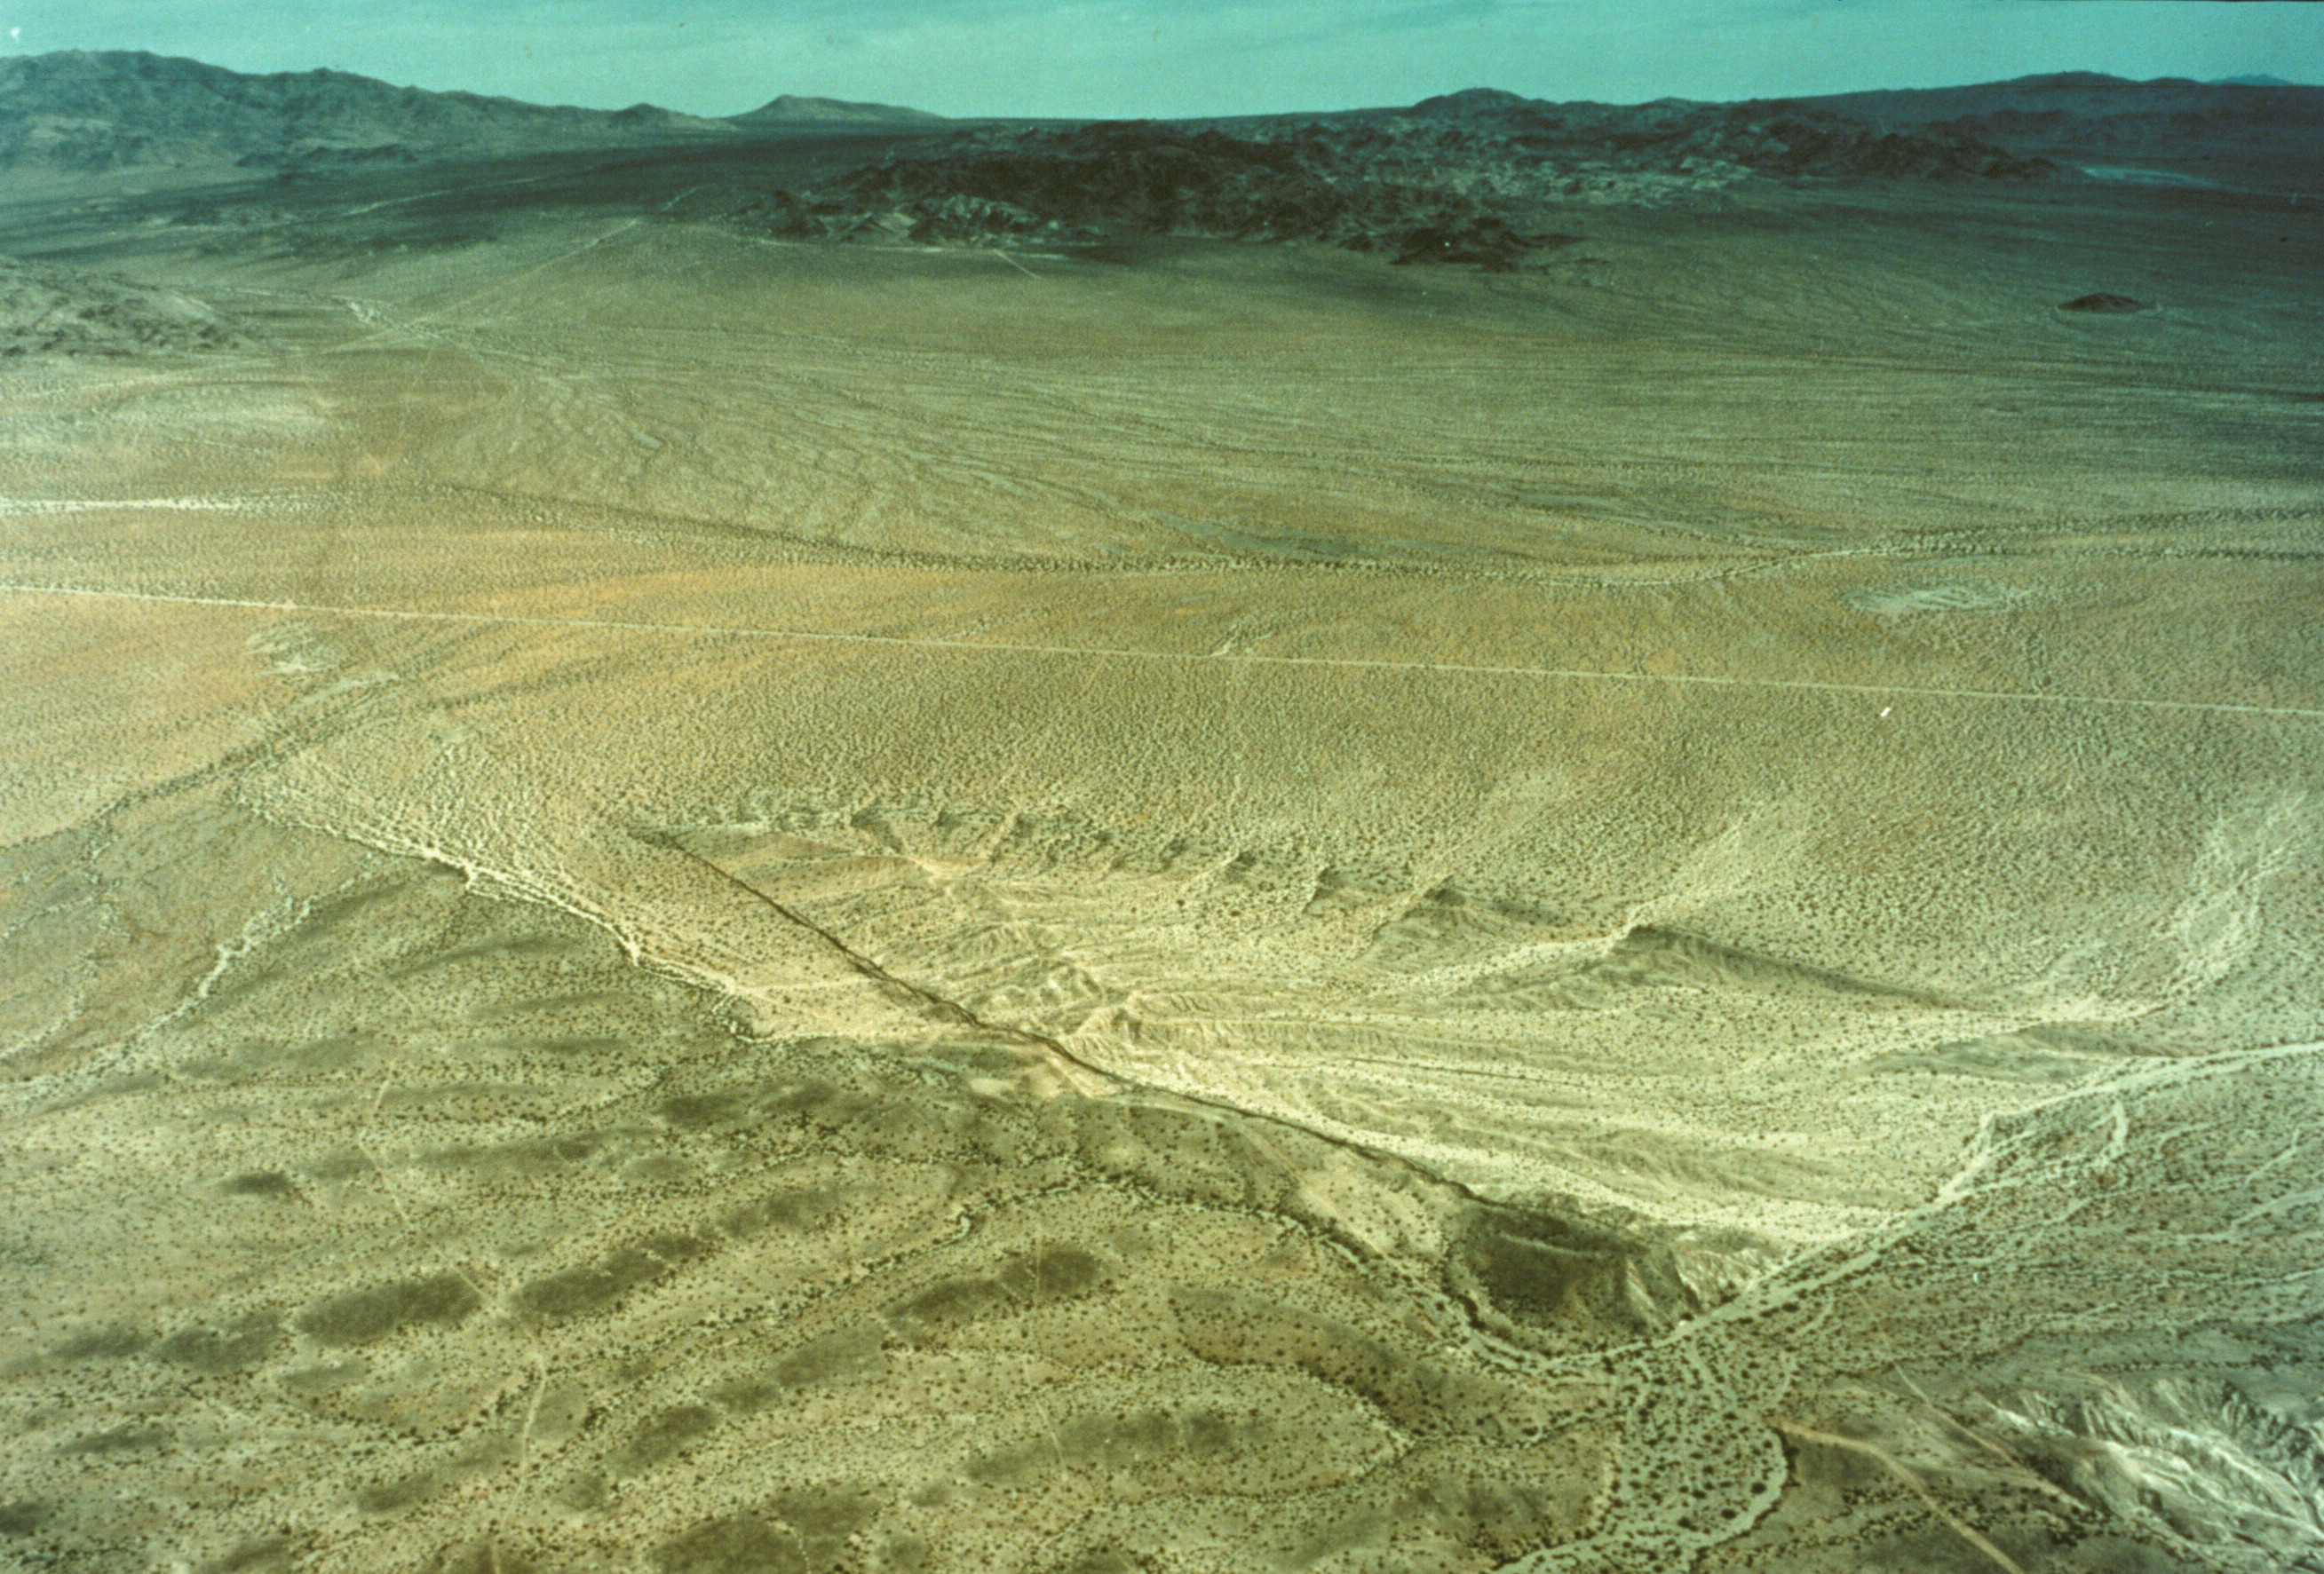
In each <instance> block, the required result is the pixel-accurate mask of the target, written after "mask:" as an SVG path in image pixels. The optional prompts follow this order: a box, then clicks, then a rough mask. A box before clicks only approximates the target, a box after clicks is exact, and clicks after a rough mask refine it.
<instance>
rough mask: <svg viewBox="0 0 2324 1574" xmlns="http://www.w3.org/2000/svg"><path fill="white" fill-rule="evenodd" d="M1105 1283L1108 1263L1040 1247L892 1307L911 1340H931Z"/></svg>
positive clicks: (892, 1316)
mask: <svg viewBox="0 0 2324 1574" xmlns="http://www.w3.org/2000/svg"><path fill="white" fill-rule="evenodd" d="M1104 1282H1105V1265H1104V1263H1102V1261H1100V1260H1099V1259H1098V1258H1097V1257H1096V1256H1093V1254H1091V1253H1089V1252H1087V1251H1084V1250H1083V1249H1082V1248H1081V1247H1073V1246H1048V1247H1036V1248H1035V1249H1033V1250H1032V1251H1029V1252H1020V1253H1019V1254H1018V1255H1016V1256H1011V1257H1010V1258H1008V1259H1007V1260H1005V1261H1004V1262H1002V1263H1001V1266H1000V1267H999V1269H998V1270H996V1271H995V1272H994V1273H992V1274H991V1275H964V1276H962V1277H959V1278H954V1279H941V1280H938V1281H937V1282H936V1284H931V1285H929V1286H928V1287H927V1289H925V1290H922V1291H920V1292H919V1293H917V1294H914V1295H910V1296H908V1297H906V1298H905V1299H904V1300H902V1301H899V1302H896V1303H895V1304H894V1305H892V1306H890V1308H889V1309H888V1317H889V1320H890V1321H891V1322H893V1323H894V1324H895V1325H896V1327H897V1329H898V1330H899V1331H900V1332H901V1333H903V1334H904V1335H905V1336H906V1337H908V1338H910V1339H919V1340H926V1339H934V1338H936V1337H938V1336H939V1335H941V1334H942V1333H943V1332H944V1331H945V1330H948V1329H954V1328H960V1327H964V1326H965V1325H967V1324H969V1323H972V1322H978V1321H982V1320H984V1319H986V1318H988V1317H999V1316H1006V1315H1010V1314H1012V1313H1015V1312H1026V1311H1030V1310H1031V1309H1033V1308H1034V1307H1037V1306H1043V1305H1047V1304H1048V1303H1049V1302H1056V1301H1069V1300H1073V1299H1074V1298H1075V1297H1078V1296H1082V1295H1086V1294H1089V1293H1092V1292H1093V1291H1094V1290H1097V1289H1098V1288H1100V1287H1101V1286H1102V1284H1104Z"/></svg>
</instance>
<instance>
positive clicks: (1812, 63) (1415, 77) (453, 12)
mask: <svg viewBox="0 0 2324 1574" xmlns="http://www.w3.org/2000/svg"><path fill="white" fill-rule="evenodd" d="M69 49H89V50H99V49H143V50H152V51H155V52H157V53H161V54H173V55H190V56H193V57H195V58H196V59H198V60H208V61H211V62H213V63H215V64H217V65H222V66H230V67H232V68H234V69H236V70H244V71H279V70H305V69H310V68H313V67H316V66H330V67H336V68H337V69H342V70H349V71H358V72H361V73H363V74H364V75H366V76H374V77H382V78H386V79H387V80H389V81H392V82H396V83H407V84H411V85H415V86H419V87H436V88H449V87H459V88H466V89H469V90H471V91H475V92H483V93H503V94H507V95H510V96H511V97H519V98H527V99H531V100H534V101H536V102H543V103H560V104H581V105H587V106H593V107H597V108H608V109H612V108H620V107H622V106H626V105H630V104H634V103H639V102H646V103H653V104H659V105H662V106H667V107H669V108H672V109H680V110H686V111H688V112H690V113H693V114H697V115H732V114H735V113H737V112H739V111H742V110H744V109H749V108H753V107H755V106H758V105H760V104H761V103H763V102H765V101H766V100H767V99H769V98H770V97H774V96H775V95H776V94H778V93H803V94H817V95H823V96H825V97H836V98H858V99H875V100H879V101H881V102H886V103H892V104H908V105H911V106H916V107H919V108H923V109H932V110H936V111H937V112H939V113H941V114H946V115H1056V116H1071V117H1086V116H1166V115H1232V114H1240V113H1253V112H1259V111H1279V110H1326V109H1339V108H1351V107H1357V106H1372V105H1387V104H1408V103H1411V102H1413V101H1415V100H1416V99H1419V98H1423V97H1427V96H1429V95H1430V94H1434V93H1443V92H1450V91H1452V90H1455V89H1458V88H1462V87H1503V88H1507V89H1508V90H1510V91H1512V92H1517V93H1523V94H1526V95H1527V96H1528V97H1545V98H1594V99H1601V100H1606V101H1609V102H1616V103H1623V102H1635V101H1638V100H1643V99H1647V98H1655V97H1664V96H1665V95H1669V96H1674V97H1690V98H1713V99H1721V98H1742V97H1768V96H1778V95H1794V94H1810V93H1826V92H1846V91H1850V90H1855V89H1860V88H1868V87H1938V86H1945V85H1949V84H1955V83H1961V82H1978V81H1991V80H1994V79H1997V78H2006V77H2016V76H2024V75H2027V74H2029V73H2032V72H2036V71H2056V70H2096V71H2107V72H2111V73H2114V74H2115V75H2117V76H2125V77H2141V78H2143V77H2158V76H2181V77H2195V78H2205V79H2209V78H2218V77H2226V76H2237V75H2246V74H2254V73H2264V74H2268V75H2273V76H2277V77H2283V78H2291V79H2293V80H2298V81H2309V82H2324V4H2294V3H2284V0H2256V3H2245V4H2218V3H2213V0H207V3H202V4H193V3H189V0H0V52H8V53H23V54H32V53H42V52H45V51H50V50H69Z"/></svg>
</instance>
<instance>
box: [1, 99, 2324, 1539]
mask: <svg viewBox="0 0 2324 1574" xmlns="http://www.w3.org/2000/svg"><path fill="white" fill-rule="evenodd" d="M898 134H899V135H900V134H901V133H898ZM849 135H850V136H853V137H857V138H858V140H859V141H860V142H861V143H862V145H861V146H858V145H857V144H856V143H854V142H849V141H847V139H846V138H842V137H838V136H836V135H835V134H823V135H820V136H818V137H814V138H804V139H801V140H800V141H798V143H769V144H768V145H767V147H766V148H765V149H761V150H760V151H758V152H752V153H750V154H749V155H748V156H747V157H745V156H744V155H742V154H739V153H735V152H731V151H730V152H703V151H701V150H691V151H688V150H683V149H681V150H678V151H674V152H652V151H648V152H640V153H637V154H635V155H634V156H630V157H626V158H622V159H610V160H609V158H608V156H606V155H592V156H591V157H589V158H587V159H584V158H581V157H579V156H577V155H573V156H567V155H547V154H539V155H533V154H528V155H525V156H524V157H521V158H513V157H512V158H511V159H508V160H503V161H498V162H493V161H476V162H474V163H466V164H428V165H425V166H423V167H420V168H418V169H414V170H403V169H400V168H399V169H392V170H384V171H383V170H374V169H371V168H368V167H355V168H350V169H348V170H324V171H323V172H321V173H318V174H313V175H302V176H301V177H300V179H298V180H297V181H295V182H289V183H276V184H267V183H261V182H252V183H249V184H247V185H245V186H228V187H224V188H221V189H219V190H218V191H217V193H215V194H211V195H208V196H205V197H204V198H203V199H202V202H201V203H199V204H193V203H191V201H190V199H189V198H187V197H186V196H185V194H184V193H183V192H182V191H180V190H179V189H176V188H174V187H157V188H153V189H144V188H141V187H139V186H138V185H136V184H135V183H134V182H116V183H115V184H113V185H104V184H97V185H90V186H88V187H85V188H73V189H63V188H58V189H50V188H48V187H46V186H42V185H41V184H40V183H38V182H32V181H26V182H23V183H22V184H20V185H19V186H18V187H16V188H15V189H14V190H13V191H12V192H11V193H10V199H9V200H8V201H7V202H6V203H5V205H0V252H5V253H9V254H11V255H13V256H15V257H18V258H21V259H24V262H23V267H24V268H26V269H31V270H33V271H34V273H35V274H37V278H36V279H35V281H34V284H33V285H30V286H25V288H39V287H42V286H40V285H39V282H38V281H39V280H42V279H45V280H50V281H54V280H55V279H58V278H72V277H78V276H79V275H80V274H81V273H82V272H87V273H88V274H91V275H95V274H102V275H103V276H104V277H105V278H106V279H107V280H110V281H115V282H114V283H113V284H111V285H108V286H107V288H110V289H115V290H118V291H121V292H123V293H122V294H121V297H120V298H121V299H124V300H126V301H128V302H129V303H130V304H129V305H128V306H126V307H124V308H123V311H124V318H123V320H125V321H130V322H132V324H133V327H134V326H135V325H140V324H143V325H154V324H158V325H160V326H159V327H151V329H150V331H148V328H147V327H136V328H135V331H134V332H133V333H131V334H130V336H129V338H128V339H126V340H124V342H123V343H121V344H118V345H106V346H103V348H105V349H106V352H107V353H104V354H67V353H62V352H61V351H59V350H55V349H52V348H44V347H41V346H35V347H33V348H32V350H31V351H30V352H29V353H25V354H20V355H15V356H13V357H11V358H9V359H8V360H6V361H5V362H0V956H5V965H0V1076H4V1078H5V1080H0V1196H5V1199H6V1203H5V1207H0V1284H5V1295H4V1296H0V1303H5V1307H6V1311H7V1316H6V1318H5V1323H4V1324H0V1436H5V1446H0V1564H5V1565H6V1566H8V1567H23V1568H26V1569H106V1570H110V1569H124V1570H125V1569H205V1570H227V1569H249V1570H259V1569H316V1570H406V1569H409V1570H415V1571H416V1570H421V1569H429V1570H438V1571H443V1574H450V1571H452V1570H459V1571H462V1574H483V1571H485V1570H500V1571H503V1574H516V1571H517V1570H523V1569H530V1570H543V1571H545V1570H563V1569H573V1570H599V1569H603V1570H607V1571H613V1570H633V1569H634V1570H654V1571H657V1574H688V1571H695V1570H704V1571H707V1570H728V1569H733V1570H746V1569H778V1570H793V1569H797V1570H809V1569H815V1570H820V1569H850V1570H863V1571H866V1574H871V1571H884V1570H897V1571H901V1570H911V1569H921V1570H939V1569H993V1570H1027V1571H1042V1574H1047V1571H1056V1574H1065V1571H1068V1570H1070V1571H1073V1574H1121V1571H1128V1570H1133V1569H1144V1570H1155V1571H1163V1570H1169V1571H1181V1570H1184V1571H1189V1574H1204V1571H1210V1570H1226V1569H1313V1570H1317V1571H1325V1570H1330V1571H1342V1570H1345V1571H1354V1570H1380V1571H1401V1570H1423V1569H1425V1570H1440V1569H1441V1570H1480V1571H1481V1570H1486V1569H1512V1570H1525V1571H1534V1574H1547V1571H1549V1570H1592V1571H1604V1574H1631V1571H1648V1570H1678V1569H1700V1570H1703V1571H1704V1574H1725V1571H1729V1570H1733V1571H1741V1570H1752V1569H1756V1570H1802V1571H1817V1574H1821V1571H1826V1570H1829V1571H1831V1574H1839V1571H1841V1570H1856V1569H1927V1570H1940V1569H1959V1570H1983V1569H2018V1570H2021V1571H2024V1570H2049V1569H2055V1570H2073V1571H2081V1574H2100V1571H2115V1570H2129V1571H2136V1574H2166V1571H2168V1574H2176V1571H2179V1570H2195V1569H2228V1570H2235V1571H2237V1574H2242V1571H2246V1570H2249V1571H2251V1574H2262V1571H2264V1570H2274V1569H2302V1568H2304V1569H2317V1568H2324V1431H2319V1425H2324V1322H2319V1312H2324V1266H2319V1265H2324V1249H2319V1247H2324V1229H2319V1209H2324V1148H2319V1146H2318V1140H2317V1136H2316V1133H2317V1131H2318V1129H2319V1115H2324V1083H2319V1075H2324V1061H2319V1050H2324V1025H2319V1018H2324V987H2320V986H2324V879H2319V874H2324V640H2319V626H2324V621H2320V620H2319V613H2324V556H2319V554H2320V553H2324V548H2319V525H2324V371H2319V367H2324V316H2319V279H2324V227H2319V221H2318V207H2319V201H2324V196H2319V191H2318V190H2314V189H2302V188H2301V187H2299V186H2298V184H2297V182H2292V183H2290V184H2286V183H2284V182H2280V181H2279V182H2276V183H2273V184H2271V183H2269V182H2267V181H2240V182H2239V181H2236V180H2222V181H2218V182H2209V183H2206V182H2198V181H2195V180H2192V179H2186V180H2166V179H2159V178H2158V179H2152V180H2140V179H2097V178H2089V179H2070V180H2051V181H2039V182H2026V183H2012V182H1998V183H1996V182H1984V181H1969V182H1960V181H1951V182H1944V181H1926V182H1919V183H1904V184H1898V183H1888V184H1865V183H1861V182H1858V183H1848V182H1835V183H1830V184H1826V185H1817V184H1813V183H1802V184H1794V185H1788V186H1783V187H1780V188H1778V187H1775V186H1766V187H1764V188H1763V187H1762V186H1759V185H1753V184H1749V183H1744V184H1739V185H1736V186H1733V187H1730V188H1723V189H1720V190H1717V191H1714V192H1711V193H1709V194H1707V195H1706V194H1689V193H1681V194H1678V195H1676V196H1672V197H1669V198H1666V199H1657V200H1655V201H1645V200H1641V201H1636V202H1609V201H1598V202H1581V201H1579V200H1577V202H1576V203H1575V205H1574V207H1573V208H1572V211H1570V212H1569V213H1567V214H1566V215H1565V216H1564V217H1563V221H1562V222H1563V223H1564V224H1565V225H1566V226H1568V227H1570V228H1571V229H1572V231H1573V232H1574V234H1575V235H1576V236H1577V237H1578V238H1576V239H1574V240H1572V242H1571V244H1561V245H1560V246H1558V247H1557V248H1556V249H1554V251H1550V252H1547V253H1545V254H1544V255H1542V256H1541V257H1539V258H1537V259H1535V260H1533V261H1531V262H1529V263H1528V265H1527V266H1526V267H1524V268H1522V269H1518V270H1516V271H1512V272H1489V271H1479V270H1476V269H1471V268H1463V267H1440V266H1418V265H1415V266H1397V265H1396V264H1395V263H1394V262H1390V261H1389V260H1388V259H1386V258H1384V257H1382V256H1380V255H1379V254H1376V253H1361V252H1354V251H1349V250H1346V249H1343V248H1339V247H1333V246H1326V245H1321V244H1248V243H1239V242H1235V241H1231V240H1220V239H1210V238H1202V237H1186V236H1170V235H1164V236H1156V237H1150V238H1148V239H1146V240H1144V241H1141V242H1140V243H1139V244H1137V245H1134V246H1128V247H1120V248H1114V249H1111V250H1109V251H1105V252H1103V253H1102V254H1101V253H1093V252H1090V251H1088V250H1086V249H1084V250H1076V249H1074V248H1072V247H1055V248H1046V249H1045V248H1044V247H1043V246H1041V245H1038V244H1021V245H1002V246H991V245H985V246H944V245H930V244H911V243H909V242H908V240H900V239H899V240H897V241H895V242H894V243H893V244H835V243H830V242H825V241H820V240H816V239H801V238H792V237H786V236H782V235H769V234H763V233H753V232H752V231H751V230H750V229H749V228H748V227H747V226H737V225H735V224H731V223H723V222H716V221H715V216H703V214H702V213H701V212H700V211H699V209H700V203H701V201H702V198H701V197H700V195H699V194H700V193H701V192H702V191H703V190H704V189H705V187H711V186H715V185H719V184H720V183H724V184H726V185H732V184H734V183H736V182H745V183H747V182H748V181H750V180H752V179H761V176H760V175H759V174H757V173H755V172H754V171H756V170H758V165H756V164H753V163H752V160H754V159H755V160H761V161H769V163H768V167H769V168H770V169H775V167H776V166H779V169H776V175H781V176H782V177H783V179H792V177H791V176H790V175H789V174H788V173H785V172H786V171H790V170H794V169H811V170H825V169H836V168H841V167H844V166H845V165H847V164H850V163H853V162H857V161H862V159H864V158H868V157H876V156H878V153H879V152H880V147H879V146H878V145H877V144H878V138H877V137H876V136H874V135H872V134H871V133H849ZM843 143H844V144H845V145H844V146H843V145H842V144H843ZM775 178H776V176H775V175H767V176H765V177H764V179H766V180H773V179H775ZM2095 292H2107V293H2116V294H2119V295H2121V296H2123V297H2126V298H2127V299H2132V300H2135V301H2136V302H2139V303H2141V305H2142V306H2143V307H2144V309H2140V310H2135V311H2131V310H2125V311H2120V312H2104V311H2079V312H2067V311H2061V310H2060V309H2059V308H2060V306H2061V303H2063V302H2065V301H2068V300H2070V299H2078V298H2080V297H2084V296H2086V295H2089V294H2092V293H2095ZM89 320H92V321H97V320H99V319H98V318H91V319H89ZM173 325H174V326H173ZM67 347H68V348H69V346H67Z"/></svg>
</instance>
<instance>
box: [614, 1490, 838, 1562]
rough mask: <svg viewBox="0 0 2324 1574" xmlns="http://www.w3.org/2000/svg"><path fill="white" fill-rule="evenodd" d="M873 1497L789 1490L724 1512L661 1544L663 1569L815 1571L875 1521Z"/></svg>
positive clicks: (658, 1555)
mask: <svg viewBox="0 0 2324 1574" xmlns="http://www.w3.org/2000/svg"><path fill="white" fill-rule="evenodd" d="M873 1512H874V1509H873V1505H872V1504H871V1500H870V1499H869V1498H867V1497H864V1496H862V1495H861V1494H858V1493H853V1492H846V1491H833V1490H822V1491H816V1490H808V1491H800V1492H785V1493H781V1494H779V1495H778V1496H775V1497H773V1498H771V1499H770V1500H769V1501H768V1502H767V1503H766V1504H764V1505H761V1506H760V1507H759V1508H757V1509H754V1510H752V1511H751V1512H749V1513H746V1514H724V1515H721V1516H720V1517H718V1518H716V1519H713V1520H705V1522H703V1523H701V1524H698V1525H696V1526H695V1527H694V1528H693V1529H692V1530H690V1531H687V1532H686V1533H683V1534H681V1535H678V1536H675V1537H673V1538H671V1539H670V1540H669V1541H667V1542H663V1543H662V1544H661V1545H660V1546H659V1547H657V1548H656V1549H655V1550H654V1552H653V1566H654V1568H655V1569H657V1570H659V1574H811V1571H820V1570H822V1569H829V1568H833V1567H835V1566H838V1564H839V1563H840V1561H841V1560H844V1559H845V1558H846V1557H847V1538H848V1537H850V1536H852V1535H853V1534H854V1533H856V1532H858V1531H860V1530H862V1528H863V1527H864V1526H865V1525H866V1524H868V1523H871V1516H872V1514H873Z"/></svg>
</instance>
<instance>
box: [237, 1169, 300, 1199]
mask: <svg viewBox="0 0 2324 1574" xmlns="http://www.w3.org/2000/svg"><path fill="white" fill-rule="evenodd" d="M219 1190H221V1191H223V1192H225V1193H226V1195H227V1196H229V1197H295V1196H297V1195H298V1194H299V1187H298V1183H296V1182H294V1181H292V1180H291V1177H290V1176H288V1175H286V1174H283V1173H282V1172H281V1170H252V1171H250V1172H248V1173H247V1174H240V1175H235V1176H234V1177H233V1178H232V1179H231V1180H228V1181H227V1182H226V1184H225V1185H224V1186H222V1187H220V1188H219Z"/></svg>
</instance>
